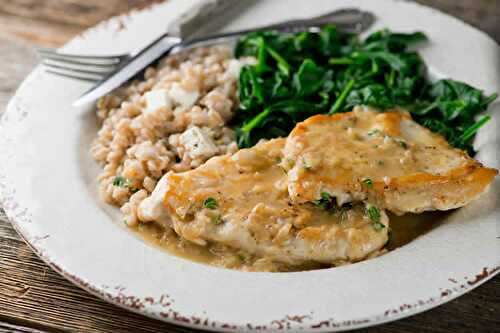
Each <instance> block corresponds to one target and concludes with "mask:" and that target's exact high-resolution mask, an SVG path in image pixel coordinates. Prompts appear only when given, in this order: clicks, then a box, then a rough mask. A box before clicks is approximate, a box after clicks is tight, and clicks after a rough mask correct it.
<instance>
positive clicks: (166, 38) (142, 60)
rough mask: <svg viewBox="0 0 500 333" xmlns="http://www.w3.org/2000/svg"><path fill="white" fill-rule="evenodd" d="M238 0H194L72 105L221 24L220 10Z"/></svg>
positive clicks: (105, 90)
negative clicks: (184, 11)
mask: <svg viewBox="0 0 500 333" xmlns="http://www.w3.org/2000/svg"><path fill="white" fill-rule="evenodd" d="M239 2H240V1H236V0H203V1H202V2H201V3H197V4H196V5H194V6H193V7H191V8H190V9H189V10H188V11H187V12H186V13H185V14H183V15H181V16H180V17H179V18H178V19H177V20H175V21H174V22H172V24H170V25H169V27H168V29H167V32H166V33H165V34H163V35H161V36H160V37H158V38H157V39H155V40H154V41H152V42H151V43H150V44H148V45H147V46H146V47H145V48H143V49H142V50H140V51H139V52H136V53H135V54H132V56H131V58H130V59H129V60H127V61H125V62H124V64H123V65H121V66H120V67H119V68H117V69H116V71H114V72H113V73H111V74H109V75H108V76H106V77H105V78H104V79H103V80H102V81H100V82H98V83H97V84H96V85H95V86H94V87H92V88H91V89H89V90H88V91H86V92H85V93H84V94H83V95H82V96H80V97H79V98H78V99H77V100H76V101H75V102H74V103H73V105H74V106H82V105H84V104H87V103H90V102H94V101H95V100H97V99H98V98H100V97H102V96H104V95H106V94H108V93H110V92H111V91H113V90H115V89H116V88H118V87H120V86H121V85H122V84H124V83H125V82H127V81H128V80H130V79H131V78H132V77H134V76H135V75H137V74H138V73H140V72H141V71H142V70H144V68H146V67H148V66H149V65H151V64H152V63H154V62H155V61H157V60H158V59H159V58H161V57H162V56H163V55H164V54H166V53H168V52H169V51H170V50H171V49H172V47H174V46H175V45H178V44H179V43H180V42H181V41H183V40H185V39H188V38H191V37H193V36H197V35H199V34H200V32H201V31H203V30H205V29H206V28H207V27H208V26H210V28H211V29H214V27H216V26H217V25H221V24H224V23H225V22H224V20H223V18H224V19H225V20H226V22H227V17H226V15H221V13H224V14H227V11H228V10H229V9H230V8H231V7H233V6H235V5H236V4H238V3H239Z"/></svg>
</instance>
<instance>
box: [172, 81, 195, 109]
mask: <svg viewBox="0 0 500 333" xmlns="http://www.w3.org/2000/svg"><path fill="white" fill-rule="evenodd" d="M170 97H171V98H172V99H173V100H174V101H175V102H176V103H177V104H180V105H182V106H183V107H185V108H189V107H192V106H193V105H194V103H196V101H197V100H198V98H199V97H200V93H199V92H198V91H197V90H193V91H191V92H189V91H186V90H184V89H182V87H181V85H180V84H179V83H177V82H176V83H174V84H172V87H171V88H170Z"/></svg>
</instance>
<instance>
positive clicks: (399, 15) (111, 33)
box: [0, 0, 500, 331]
mask: <svg viewBox="0 0 500 333" xmlns="http://www.w3.org/2000/svg"><path fill="white" fill-rule="evenodd" d="M193 2H194V1H185V0H182V1H181V0H170V1H169V2H167V3H166V4H164V5H158V6H156V7H154V8H152V9H150V10H146V11H143V12H138V13H135V14H133V15H131V16H129V17H120V18H115V19H112V20H110V21H109V22H107V23H104V24H101V25H99V26H97V27H95V28H93V29H91V30H89V31H88V32H86V33H85V34H84V35H82V36H80V37H78V38H76V39H75V40H73V41H72V42H71V43H69V44H68V45H67V46H66V48H67V50H71V51H74V52H88V53H103V54H104V53H119V52H122V51H126V50H129V49H131V48H135V47H137V46H139V45H142V44H145V43H146V42H147V41H149V40H151V39H152V38H153V37H154V36H156V35H158V34H159V33H160V32H162V31H163V30H164V28H165V26H166V25H167V23H168V22H169V21H171V20H172V19H173V18H174V17H176V16H177V15H179V14H180V13H182V12H183V11H184V10H186V8H188V7H189V6H190V5H192V3H193ZM346 6H347V7H353V6H359V7H362V8H363V9H367V10H370V11H373V12H374V13H376V15H377V17H378V21H377V24H376V27H374V28H380V27H389V28H391V29H394V30H399V31H413V30H416V29H419V30H423V31H424V32H425V33H427V34H428V35H429V37H430V39H431V41H432V42H431V43H430V44H429V45H428V46H426V47H425V48H424V49H423V50H422V54H423V56H424V57H425V59H426V61H427V62H428V63H429V65H430V71H431V74H432V75H434V76H437V77H441V76H450V77H453V78H456V79H459V80H463V81H466V82H469V83H471V84H473V85H475V86H478V87H482V88H484V89H485V90H486V91H487V92H488V93H491V92H495V91H499V90H500V62H499V61H498V59H499V58H500V51H499V48H498V46H497V44H496V43H495V42H494V41H493V40H491V39H490V38H488V37H487V36H486V35H484V34H483V33H481V32H479V31H477V30H476V29H474V28H472V27H470V26H468V25H466V24H464V23H462V22H460V21H458V20H456V19H454V18H452V17H449V16H446V15H444V14H442V13H440V12H437V11H435V10H433V9H430V8H426V7H422V6H419V5H417V4H414V3H409V2H405V1H360V0H358V1H356V0H346V1H343V0H339V1H328V0H317V1H302V0H294V1H290V0H286V1H285V0H281V1H278V0H276V1H260V2H257V3H256V5H254V6H253V7H251V8H250V9H249V10H248V11H246V12H244V13H242V14H241V16H240V17H238V18H237V19H236V20H235V21H234V22H232V23H231V25H230V26H228V27H227V28H226V29H234V28H243V27H250V26H253V25H257V24H264V23H270V22H272V21H274V20H277V19H285V18H291V17H295V16H310V15H315V14H319V13H321V12H324V11H327V10H331V9H333V8H336V7H338V8H340V7H346ZM86 88H88V86H86V85H85V84H84V83H80V82H76V81H71V80H66V79H62V78H58V77H54V76H51V75H48V74H45V73H44V72H43V70H42V69H41V68H37V69H36V70H35V71H34V72H33V73H32V74H31V75H30V76H29V77H28V78H27V79H26V81H25V82H24V83H23V84H22V86H21V88H20V89H19V91H18V92H17V94H16V96H15V97H14V98H13V100H12V101H11V103H10V105H9V107H8V110H7V112H6V113H5V114H4V116H3V118H2V122H1V127H0V151H1V153H0V194H1V195H0V203H1V204H2V205H3V207H4V208H5V210H6V212H7V215H8V216H9V218H10V219H11V221H12V223H13V225H14V226H15V228H16V229H17V230H18V231H19V233H21V234H22V236H23V237H24V238H25V239H26V241H27V242H28V243H29V244H30V245H31V246H32V247H33V249H34V250H35V251H36V252H37V253H38V255H39V256H40V257H42V258H43V259H44V260H45V261H46V262H47V263H49V264H50V265H51V266H52V267H53V268H54V269H55V270H57V271H58V272H60V273H61V274H63V275H64V276H65V277H67V278H68V279H70V280H71V281H73V282H74V283H75V284H77V285H79V286H81V287H82V288H84V289H86V290H88V291H89V292H91V293H93V294H96V295H98V296H99V297H101V298H103V299H105V300H107V301H109V302H113V303H115V304H117V305H119V306H122V307H124V308H127V309H130V310H133V311H136V312H140V313H143V314H146V315H148V316H151V317H154V318H158V319H161V320H165V321H168V322H172V323H176V324H180V325H186V326H192V327H198V328H206V329H212V330H222V329H227V330H229V329H238V330H241V331H251V330H256V329H260V330H268V331H277V330H291V331H300V330H307V331H332V330H345V329H349V328H357V327H363V326H369V325H374V324H379V323H382V322H387V321H391V320H395V319H399V318H402V317H405V316H409V315H412V314H415V313H418V312H421V311H425V310H428V309H430V308H432V307H435V306H437V305H440V304H443V303H444V302H447V301H449V300H451V299H453V298H455V297H457V296H460V295H462V294H464V293H465V292H467V291H469V290H470V289H471V288H474V287H476V286H478V285H479V284H481V283H483V282H484V281H486V280H487V279H488V278H491V277H492V276H493V275H495V274H496V273H498V271H499V270H500V245H499V244H500V241H499V239H498V235H499V229H498V228H499V221H500V182H499V180H498V179H497V181H496V182H495V183H494V184H493V185H492V186H491V188H490V190H489V192H488V193H486V194H485V195H483V196H482V197H481V199H480V200H478V201H476V202H474V203H472V204H470V205H469V206H467V207H465V208H462V209H460V210H457V211H454V212H453V213H451V214H448V215H446V217H445V218H443V221H442V222H441V223H439V225H438V226H436V227H435V228H433V229H432V230H431V231H429V232H427V233H425V234H423V235H421V236H420V237H418V238H416V239H414V240H413V241H411V242H410V243H408V244H407V245H405V246H403V247H401V248H399V249H396V250H394V251H392V252H390V253H388V254H387V255H384V256H382V257H379V258H376V259H372V260H368V261H365V262H361V263H358V264H354V265H350V266H344V267H339V268H334V269H324V270H316V271H307V272H298V273H245V272H239V271H232V270H226V269H220V268H214V267H210V266H205V265H202V264H197V263H193V262H190V261H187V260H185V259H181V258H178V257H175V256H172V255H169V254H168V253H166V252H163V251H160V250H158V249H157V248H155V247H153V246H151V245H149V244H147V243H145V242H144V241H142V240H141V239H139V238H137V237H136V236H135V235H134V234H132V233H130V232H129V231H128V230H127V229H126V227H125V226H123V223H122V222H121V221H120V218H119V213H118V212H117V210H116V209H114V208H111V207H109V206H107V205H105V204H102V203H101V202H100V201H99V199H98V197H97V193H96V188H97V184H96V181H95V176H96V174H97V171H98V170H97V166H96V165H95V164H94V162H93V161H92V159H91V157H90V155H89V154H88V149H89V145H90V141H91V140H92V138H93V137H94V136H95V133H96V131H97V121H96V118H95V116H94V113H93V112H92V111H91V110H89V108H82V109H74V108H72V107H71V102H72V101H73V100H75V99H76V98H77V97H78V96H79V95H80V94H81V93H82V92H83V91H84V90H85V89H86ZM495 108H496V109H500V107H499V105H498V104H497V105H494V106H493V107H492V109H495ZM493 111H494V110H491V112H492V113H493V120H494V121H492V122H490V123H489V124H487V126H485V127H484V128H482V129H481V131H480V133H479V135H478V137H477V140H476V148H477V149H478V150H479V154H478V156H477V157H478V158H479V159H480V160H481V161H483V162H485V163H486V164H487V165H488V166H491V167H496V168H498V167H500V159H499V156H498V152H499V151H500V128H499V125H500V112H496V113H495V112H493ZM497 111H500V110H497Z"/></svg>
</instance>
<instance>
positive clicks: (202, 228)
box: [164, 139, 388, 265]
mask: <svg viewBox="0 0 500 333" xmlns="http://www.w3.org/2000/svg"><path fill="white" fill-rule="evenodd" d="M284 144H285V139H275V140H271V141H268V142H263V143H260V144H258V145H256V146H255V147H253V148H250V149H244V150H240V151H239V152H238V153H236V154H235V155H233V156H232V157H231V156H220V157H214V158H212V159H211V160H209V161H208V162H207V163H206V164H204V165H202V166H201V167H199V168H197V169H195V170H192V171H188V172H184V173H177V174H176V173H169V174H167V175H166V179H165V184H166V192H165V197H164V205H165V207H166V209H167V211H168V213H169V215H170V218H171V222H170V224H171V227H172V228H173V229H174V230H175V231H176V232H177V233H178V234H179V235H180V236H181V237H183V238H185V239H188V240H190V241H192V242H195V243H197V244H200V245H205V244H207V243H208V242H217V243H221V244H224V245H227V246H230V247H233V248H236V249H241V250H244V251H247V252H248V253H250V254H253V255H256V256H261V257H266V258H270V259H272V260H276V261H279V262H284V263H287V264H292V265H295V264H301V263H304V262H310V261H313V262H320V263H326V264H335V263H337V262H354V261H359V260H362V259H364V258H366V257H367V256H371V255H374V254H376V253H377V251H378V250H380V249H381V248H382V247H383V246H384V245H385V244H386V242H387V240H388V218H387V216H386V214H385V212H384V211H383V210H379V209H377V208H375V207H372V206H365V205H364V204H361V203H358V204H355V205H354V206H352V205H350V204H348V205H344V206H341V207H338V206H337V205H336V203H335V201H334V200H333V199H332V198H331V197H330V196H328V194H327V193H323V196H322V197H321V198H320V199H319V200H317V201H315V202H314V203H304V204H293V203H291V202H290V199H289V195H288V190H287V177H286V174H285V172H284V170H283V169H282V168H281V166H280V162H281V159H282V149H283V147H284Z"/></svg>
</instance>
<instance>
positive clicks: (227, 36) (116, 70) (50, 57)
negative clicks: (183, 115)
mask: <svg viewBox="0 0 500 333" xmlns="http://www.w3.org/2000/svg"><path fill="white" fill-rule="evenodd" d="M229 1H231V0H229ZM195 17H196V15H194V16H192V19H193V18H195ZM192 19H191V20H188V21H189V22H191V23H192V22H193V21H192ZM374 19H375V18H374V15H373V14H372V13H369V12H365V11H361V10H359V9H342V10H336V11H333V12H330V13H327V14H324V15H320V16H317V17H312V18H308V19H295V20H288V21H284V22H280V23H276V24H272V25H267V26H263V27H258V28H254V29H248V30H241V31H234V32H229V33H223V34H217V35H212V36H206V37H198V38H195V37H192V38H189V37H184V38H182V37H177V36H173V35H174V34H177V35H183V34H182V33H180V34H179V33H174V34H170V35H169V34H166V35H164V36H161V37H160V38H158V39H157V40H155V41H154V42H153V43H151V44H150V45H149V46H148V47H146V48H145V49H144V50H142V51H141V52H139V53H138V54H136V55H118V56H81V55H74V54H62V53H57V52H50V51H46V50H44V51H41V52H40V54H41V56H42V57H44V65H45V66H47V67H48V68H50V70H51V72H52V73H54V74H58V75H63V76H70V77H72V78H78V79H86V80H100V81H99V82H97V83H96V85H95V86H94V87H92V88H91V89H90V90H89V91H87V92H86V93H84V94H83V95H82V96H81V97H80V98H79V99H78V100H76V101H75V103H74V105H75V106H79V105H83V104H86V103H90V102H93V101H95V100H97V99H98V98H100V97H102V96H104V95H106V94H107V93H109V92H111V91H113V90H114V89H116V88H118V87H119V86H121V85H122V84H124V83H125V82H127V81H128V80H129V79H131V78H132V77H134V76H136V75H137V74H138V73H140V72H141V71H143V70H144V69H145V68H146V67H148V66H149V65H151V64H152V63H154V62H155V61H156V60H158V59H159V58H160V57H162V56H165V55H166V54H168V53H170V52H172V53H176V52H179V51H180V50H183V49H186V48H191V47H195V46H201V45H203V44H215V43H219V42H222V41H228V40H231V39H235V38H237V37H241V36H243V35H245V34H248V33H250V32H254V31H259V30H276V31H280V32H284V33H293V32H299V31H306V30H307V31H318V30H319V29H321V28H322V27H323V26H325V25H326V24H331V23H333V24H335V25H336V26H337V27H338V28H339V29H341V30H343V31H347V32H354V33H359V32H361V31H363V30H365V29H367V28H368V27H369V26H370V25H371V24H372V23H373V21H374ZM186 22H187V21H184V24H186ZM177 26H178V27H182V25H177ZM181 29H182V28H180V29H179V30H181ZM192 35H193V34H191V36H192ZM62 71H64V72H62Z"/></svg>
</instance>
